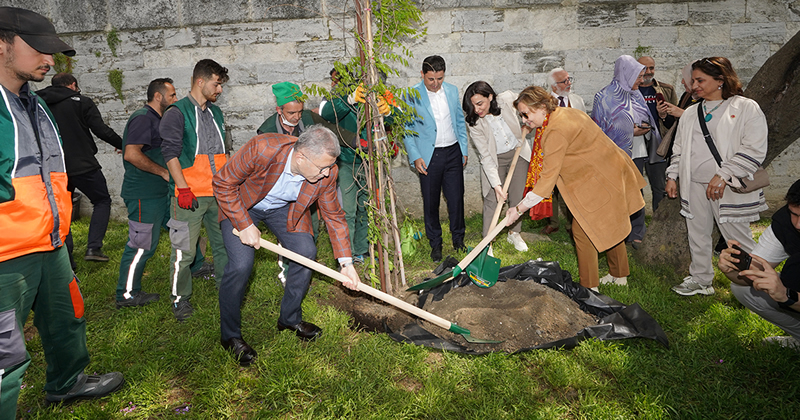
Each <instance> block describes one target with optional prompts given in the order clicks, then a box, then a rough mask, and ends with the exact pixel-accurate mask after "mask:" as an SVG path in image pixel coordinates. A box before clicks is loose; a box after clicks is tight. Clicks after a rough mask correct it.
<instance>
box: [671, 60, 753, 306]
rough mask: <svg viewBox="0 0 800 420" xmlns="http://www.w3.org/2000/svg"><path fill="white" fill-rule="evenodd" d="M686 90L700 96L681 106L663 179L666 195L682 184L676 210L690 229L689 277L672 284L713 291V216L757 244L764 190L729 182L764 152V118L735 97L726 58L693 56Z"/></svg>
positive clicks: (729, 234)
mask: <svg viewBox="0 0 800 420" xmlns="http://www.w3.org/2000/svg"><path fill="white" fill-rule="evenodd" d="M692 90H693V93H694V95H695V96H696V97H698V98H700V99H701V101H700V102H698V103H696V104H694V105H692V106H690V107H689V108H687V109H686V111H685V112H684V113H683V116H682V117H681V119H680V122H679V123H678V128H677V132H676V136H675V144H674V145H673V149H672V163H671V164H670V166H669V168H667V185H666V190H667V195H668V196H669V197H670V198H676V197H677V196H678V183H680V194H681V214H682V215H683V216H684V217H685V218H686V226H687V228H688V231H689V232H688V235H689V250H690V253H691V256H692V262H691V265H690V266H689V276H688V277H686V278H684V279H683V282H682V283H681V284H679V285H677V286H674V287H673V288H672V290H673V291H675V293H678V294H680V295H683V296H691V295H695V294H703V295H712V294H714V287H712V285H711V283H712V280H713V279H714V269H713V266H712V265H711V253H712V251H711V250H712V249H713V244H712V243H711V231H712V229H713V228H714V223H715V222H716V224H717V226H719V230H720V232H721V233H722V236H724V237H725V239H727V240H735V241H737V242H739V244H740V246H741V247H742V249H744V250H745V251H747V252H750V251H752V249H753V247H754V246H755V242H754V241H753V236H752V232H751V231H750V222H753V221H756V220H758V219H759V212H760V211H763V210H766V209H767V204H766V201H765V200H764V193H763V191H762V190H757V191H753V192H750V193H746V194H738V193H735V192H734V191H733V190H731V189H730V187H731V186H733V187H738V186H739V178H746V177H749V176H752V175H753V173H755V171H756V170H757V169H758V166H759V165H760V164H761V162H763V161H764V158H765V157H766V156H767V119H766V117H764V113H763V112H762V111H761V108H760V107H759V106H758V103H756V102H755V101H754V100H752V99H748V98H745V97H743V96H741V95H742V83H741V82H740V81H739V78H738V76H737V75H736V72H735V71H734V70H733V67H732V66H731V62H730V61H729V60H728V59H727V58H725V57H708V58H704V59H701V60H698V61H696V62H694V63H693V64H692ZM698 108H699V111H701V112H700V114H699V115H698ZM700 118H703V121H705V124H706V126H707V127H708V131H709V134H710V135H711V138H712V139H713V144H714V147H715V148H716V150H717V152H718V154H719V157H720V159H721V162H720V163H719V164H718V163H717V159H716V158H715V157H714V155H713V153H712V152H711V148H710V147H709V145H708V143H706V140H705V137H704V135H703V131H702V128H701V125H700Z"/></svg>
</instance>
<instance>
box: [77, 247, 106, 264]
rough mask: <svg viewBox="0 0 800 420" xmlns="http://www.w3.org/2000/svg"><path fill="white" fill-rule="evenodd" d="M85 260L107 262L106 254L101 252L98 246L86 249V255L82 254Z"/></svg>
mask: <svg viewBox="0 0 800 420" xmlns="http://www.w3.org/2000/svg"><path fill="white" fill-rule="evenodd" d="M83 259H84V260H85V261H95V262H108V255H106V254H103V251H101V250H100V248H89V249H87V250H86V255H84V256H83Z"/></svg>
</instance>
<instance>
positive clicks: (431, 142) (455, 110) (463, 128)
mask: <svg viewBox="0 0 800 420" xmlns="http://www.w3.org/2000/svg"><path fill="white" fill-rule="evenodd" d="M444 72H445V62H444V59H443V58H442V57H440V56H438V55H432V56H430V57H427V58H425V60H423V61H422V71H420V74H421V75H422V82H420V83H417V84H416V85H414V87H413V88H414V89H416V90H417V92H418V94H419V97H418V98H411V99H409V100H408V103H409V104H410V105H411V106H413V107H414V108H415V109H416V110H417V114H419V117H418V118H417V119H416V120H415V121H413V122H411V123H409V124H408V129H409V130H411V131H413V132H416V133H417V134H414V135H408V136H406V138H405V147H406V152H407V153H408V160H409V162H410V164H411V166H413V167H414V168H415V169H416V170H417V173H418V174H419V185H420V189H421V190H422V208H423V212H424V216H425V234H426V235H427V237H428V242H430V245H431V259H432V260H433V261H437V262H438V261H440V260H441V259H442V226H441V224H440V223H439V200H440V195H441V193H442V192H444V198H445V201H446V202H447V212H448V215H449V217H450V233H451V235H452V238H453V248H454V249H455V250H457V251H461V250H466V248H465V247H464V232H465V230H466V224H465V223H464V166H466V164H467V125H466V123H465V122H464V111H462V109H461V101H460V100H459V95H458V88H456V87H455V86H453V85H451V84H449V83H445V82H444Z"/></svg>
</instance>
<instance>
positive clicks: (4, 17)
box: [0, 7, 75, 57]
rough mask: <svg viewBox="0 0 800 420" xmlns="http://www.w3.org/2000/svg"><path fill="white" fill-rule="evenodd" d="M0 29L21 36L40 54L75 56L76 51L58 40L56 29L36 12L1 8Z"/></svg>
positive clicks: (15, 8)
mask: <svg viewBox="0 0 800 420" xmlns="http://www.w3.org/2000/svg"><path fill="white" fill-rule="evenodd" d="M0 29H5V30H7V31H11V32H14V33H15V34H17V35H19V37H20V38H22V39H23V40H24V41H25V42H27V43H28V45H30V46H31V47H32V48H33V49H35V50H36V51H39V52H40V53H43V54H55V53H62V54H64V55H68V56H70V57H72V56H73V55H75V50H74V49H72V47H70V46H69V45H67V43H66V42H64V41H62V40H61V39H59V38H58V35H57V34H56V27H55V26H53V24H52V23H50V21H49V20H47V18H46V17H44V16H42V15H40V14H38V13H36V12H31V11H30V10H25V9H20V8H17V7H0Z"/></svg>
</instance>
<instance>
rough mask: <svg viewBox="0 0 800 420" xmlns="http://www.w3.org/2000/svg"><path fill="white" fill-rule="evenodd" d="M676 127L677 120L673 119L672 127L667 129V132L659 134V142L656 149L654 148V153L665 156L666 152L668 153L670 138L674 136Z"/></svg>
mask: <svg viewBox="0 0 800 420" xmlns="http://www.w3.org/2000/svg"><path fill="white" fill-rule="evenodd" d="M676 128H678V122H677V121H675V123H674V124H672V127H670V128H669V130H667V132H666V133H665V134H664V135H663V136H661V143H659V144H658V149H656V154H658V155H659V156H661V157H663V158H665V157H667V153H669V148H670V146H672V139H673V138H675V129H676Z"/></svg>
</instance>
